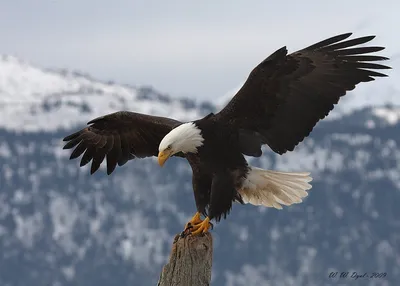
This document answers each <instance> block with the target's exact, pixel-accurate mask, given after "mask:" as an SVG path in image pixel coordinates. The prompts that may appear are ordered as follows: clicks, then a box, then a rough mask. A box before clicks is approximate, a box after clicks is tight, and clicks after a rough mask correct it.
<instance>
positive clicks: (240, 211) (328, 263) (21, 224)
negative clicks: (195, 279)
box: [0, 57, 400, 286]
mask: <svg viewBox="0 0 400 286" xmlns="http://www.w3.org/2000/svg"><path fill="white" fill-rule="evenodd" d="M4 62H8V64H9V65H14V68H13V69H11V70H10V69H9V72H7V73H6V75H5V77H7V80H5V79H4V78H3V75H4V73H3V74H2V75H1V78H0V83H2V84H0V92H2V95H7V98H8V102H7V103H5V101H4V104H3V105H2V108H3V109H2V110H3V111H6V112H8V114H9V115H10V116H11V117H7V116H4V115H3V114H1V115H0V116H2V118H1V121H2V122H0V124H2V125H0V253H2V255H1V256H0V257H1V258H0V285H12V286H17V285H57V286H58V285H63V286H72V285H74V286H75V285H78V286H80V285H82V286H87V285H98V286H106V285H122V286H125V285H127V286H128V285H139V286H140V285H154V284H155V283H156V281H157V278H158V275H159V271H160V270H161V266H162V265H163V264H164V263H165V261H166V259H167V257H168V254H169V250H170V243H171V241H172V238H173V236H174V234H175V233H177V232H179V231H181V229H182V227H183V225H184V223H185V222H186V221H187V219H189V218H190V216H191V215H192V214H193V212H194V210H195V204H194V199H193V194H192V189H191V170H190V168H189V166H188V164H187V163H186V162H185V161H184V160H181V159H179V158H173V159H172V160H171V161H169V162H168V163H167V165H166V166H165V168H159V167H158V165H157V164H156V163H155V162H154V160H152V159H144V160H140V161H132V162H130V163H129V164H126V165H125V166H123V167H121V168H117V170H116V172H115V174H113V175H112V176H107V175H106V174H105V172H104V171H103V170H100V172H99V173H96V174H95V175H94V176H90V175H89V170H88V168H87V167H85V168H79V167H78V163H77V162H76V161H68V156H69V153H68V152H66V151H65V150H62V149H61V148H62V142H61V138H63V137H64V136H65V135H66V134H69V133H71V132H73V131H75V130H76V128H77V126H76V124H78V125H83V124H85V123H86V122H87V121H88V120H89V119H91V118H93V117H95V116H99V115H102V114H105V113H108V112H112V111H116V110H119V109H133V110H139V111H141V112H149V113H153V114H159V115H160V114H161V115H167V116H175V115H176V117H177V118H179V117H180V118H181V119H183V118H188V119H189V118H195V117H197V116H201V115H205V114H207V113H208V112H210V111H212V110H213V109H214V107H213V105H212V104H210V103H201V102H194V101H191V100H186V99H181V100H179V99H171V98H169V97H168V96H165V95H161V94H160V93H158V92H156V91H154V90H152V89H150V88H132V87H125V86H120V85H115V84H107V83H101V82H98V81H95V80H93V79H90V77H87V76H82V75H79V74H74V73H70V72H63V73H61V72H54V71H52V72H49V71H44V70H41V69H37V68H35V67H33V66H30V65H27V64H23V63H21V62H20V61H19V60H16V59H14V58H6V59H5V58H4V57H3V59H2V64H4ZM0 70H3V71H4V70H5V69H4V66H2V65H1V64H0ZM26 71H29V73H28V74H25V72H26ZM31 72H32V73H33V74H34V75H35V76H36V79H35V76H34V75H32V74H31ZM39 75H40V76H39ZM39 78H40V79H39ZM47 81H48V82H47ZM10 82H13V84H10ZM74 82H75V83H76V82H78V84H77V85H75V86H74V84H75V83H74ZM53 83H54V84H53ZM47 85H48V86H49V87H48V88H47ZM33 90H34V91H35V92H31V91H33ZM6 91H7V92H6ZM14 92H17V94H16V93H14ZM24 92H25V93H24ZM21 94H22V95H23V101H24V100H28V99H29V100H31V101H32V100H33V99H37V100H38V102H34V103H32V102H29V103H27V102H26V101H24V103H26V104H27V106H29V108H27V107H18V108H21V109H18V108H16V107H15V104H14V103H15V101H17V99H20V98H21V97H22V95H21ZM357 96H361V95H357ZM4 98H6V96H4ZM63 98H66V99H63ZM12 99H13V100H14V103H13V102H11V100H12ZM90 99H95V100H90ZM52 100H54V101H52ZM124 100H125V102H124ZM35 108H36V109H35ZM18 110H19V111H18ZM398 110H399V107H398V106H383V107H378V108H376V107H373V108H363V109H360V110H353V111H352V112H351V113H349V114H347V115H346V114H345V115H342V118H341V119H340V120H339V119H332V120H328V121H324V122H321V124H318V126H317V128H316V129H315V130H314V131H313V133H312V134H311V136H310V137H309V138H307V139H306V140H305V142H304V143H303V144H301V145H300V146H299V147H298V148H296V150H295V151H294V152H291V153H289V154H286V155H284V156H279V155H276V154H273V153H271V152H270V151H269V150H268V148H265V150H266V153H265V155H263V156H262V157H261V158H257V159H252V162H251V164H253V165H256V166H261V167H263V168H271V169H278V170H294V171H299V170H301V171H305V170H309V171H311V172H312V176H313V178H314V181H313V189H312V190H311V192H310V195H309V197H307V198H306V200H305V201H304V202H303V203H302V204H299V205H296V206H294V207H290V208H284V209H283V210H281V211H279V210H274V209H266V208H262V207H253V206H250V205H246V206H240V205H235V206H234V208H233V211H232V212H231V214H230V216H229V218H228V220H225V221H222V222H221V223H220V224H217V225H216V226H215V228H214V230H213V236H214V253H215V255H214V265H213V284H212V285H229V286H239V285H278V286H279V285H282V286H283V285H285V286H286V285H307V286H312V285H316V286H317V285H318V286H320V285H350V284H351V285H397V284H398V282H400V272H399V269H400V267H399V266H400V264H399V261H400V257H399V253H400V241H399V236H398V234H399V233H400V224H399V223H398V217H399V216H400V211H399V209H398V207H397V205H398V203H399V202H400V175H399V174H400V151H399V148H398V145H399V143H398V142H400V122H399V121H398V116H397V114H398ZM37 111H40V112H37ZM17 112H20V113H19V114H18V116H17V115H14V116H12V115H13V113H17ZM61 115H62V116H61ZM25 122H28V123H30V125H29V126H27V125H26V124H25ZM366 254H367V256H366ZM331 271H357V272H360V273H361V272H363V271H364V272H366V271H381V272H387V278H386V279H384V280H382V279H381V280H371V279H363V280H357V281H354V280H346V281H345V280H339V279H336V280H332V279H329V278H328V275H329V273H330V272H331ZM22 274H23V275H22Z"/></svg>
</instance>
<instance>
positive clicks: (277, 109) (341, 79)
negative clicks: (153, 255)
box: [64, 33, 390, 235]
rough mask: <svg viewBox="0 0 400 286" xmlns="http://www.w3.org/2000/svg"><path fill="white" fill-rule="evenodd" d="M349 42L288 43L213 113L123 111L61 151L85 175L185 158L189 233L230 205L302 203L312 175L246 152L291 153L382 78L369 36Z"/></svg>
mask: <svg viewBox="0 0 400 286" xmlns="http://www.w3.org/2000/svg"><path fill="white" fill-rule="evenodd" d="M350 36H351V33H347V34H342V35H338V36H335V37H332V38H329V39H326V40H323V41H321V42H318V43H316V44H313V45H311V46H309V47H307V48H304V49H302V50H300V51H297V52H294V53H291V54H287V49H286V47H283V48H281V49H279V50H277V51H276V52H274V53H273V54H272V55H270V56H269V57H268V58H266V59H265V60H264V61H262V62H261V63H260V64H259V65H258V66H257V67H255V68H254V69H253V71H252V72H251V73H250V75H249V77H248V78H247V80H246V82H245V83H244V85H243V86H242V88H241V89H240V90H239V91H238V92H237V94H236V95H235V96H234V97H233V98H232V100H231V101H230V102H229V103H228V104H227V105H226V106H225V107H224V108H223V109H222V110H221V111H220V112H218V113H216V114H209V115H207V116H206V117H204V118H202V119H199V120H196V121H193V122H185V123H184V122H180V121H177V120H174V119H170V118H165V117H156V116H150V115H145V114H139V113H134V112H127V111H120V112H116V113H112V114H109V115H105V116H102V117H99V118H97V119H94V120H92V121H90V122H89V123H88V124H90V125H89V126H88V127H86V128H84V129H82V130H80V131H78V132H76V133H74V134H72V135H69V136H67V137H65V138H64V141H67V143H66V145H65V146H64V149H72V148H74V150H73V152H72V154H71V157H70V159H75V158H77V157H79V156H81V155H82V154H83V156H82V159H81V163H80V165H81V166H84V165H86V164H88V163H89V162H92V163H91V174H93V173H94V172H96V171H97V170H98V168H99V167H100V164H101V163H102V162H103V161H104V160H106V161H107V174H111V173H112V172H113V171H114V169H115V167H116V165H117V164H118V165H119V166H122V165H124V164H125V163H126V162H127V161H128V160H132V159H135V158H143V157H150V156H158V162H159V164H160V166H162V165H164V163H165V162H166V161H167V160H168V158H169V157H171V156H180V157H184V158H186V159H187V160H188V162H189V164H190V166H191V168H192V171H193V177H192V180H193V191H194V197H195V201H196V206H197V212H196V214H195V215H194V216H193V218H192V219H191V220H190V221H189V222H188V224H187V225H186V226H185V231H187V232H189V233H191V234H194V235H197V234H201V233H204V232H207V231H208V229H209V227H210V225H211V222H210V220H212V219H215V220H216V221H219V220H220V219H221V217H224V218H225V217H226V215H227V214H228V213H229V212H230V210H231V208H232V203H233V202H235V201H236V202H240V203H251V204H253V205H264V206H267V207H275V208H278V209H280V208H282V207H281V205H291V204H294V203H300V202H301V201H302V199H303V198H304V197H306V196H307V194H308V193H307V190H309V189H310V188H311V185H310V184H309V182H310V181H311V180H312V179H311V177H310V176H309V173H306V172H299V173H293V172H292V173H289V172H277V171H271V170H263V169H259V168H255V167H252V166H250V165H248V163H247V162H246V159H245V157H244V155H248V156H253V157H258V156H261V154H262V150H261V147H262V145H268V146H269V147H270V148H271V149H272V150H273V151H274V152H276V153H278V154H283V153H285V152H287V151H292V150H294V148H295V147H296V146H297V145H298V144H299V143H300V142H301V141H303V139H304V138H305V137H307V136H308V135H309V134H310V132H311V131H312V129H313V128H314V126H315V125H316V124H317V122H318V121H319V120H321V119H323V118H324V117H325V116H327V115H328V114H329V112H330V111H331V110H332V109H333V108H334V105H335V104H337V103H338V102H339V99H340V97H342V96H344V95H345V94H346V92H347V91H350V90H352V89H354V88H355V87H356V85H357V84H359V83H361V82H368V81H372V80H374V79H375V78H376V77H384V76H386V75H385V74H383V73H380V72H377V71H376V70H382V69H389V68H390V67H388V66H385V65H382V64H379V63H376V62H377V61H383V60H387V59H388V58H386V57H382V56H377V55H374V54H373V53H375V52H378V51H381V50H383V49H384V48H383V47H375V46H364V45H363V44H366V43H367V42H369V41H371V40H372V39H373V38H374V36H367V37H361V38H356V39H351V40H347V39H348V38H349V37H350ZM360 45H361V46H360ZM201 215H204V216H205V219H204V220H203V219H202V218H201Z"/></svg>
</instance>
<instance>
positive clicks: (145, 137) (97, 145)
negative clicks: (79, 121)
mask: <svg viewBox="0 0 400 286" xmlns="http://www.w3.org/2000/svg"><path fill="white" fill-rule="evenodd" d="M88 124H91V125H90V126H88V127H86V128H84V129H82V130H80V131H78V132H76V133H74V134H71V135H69V136H67V137H65V138H64V141H68V143H67V144H65V146H64V149H71V148H75V149H74V150H73V152H72V154H71V157H70V159H75V158H77V157H79V156H80V155H82V154H83V156H82V159H81V163H80V166H84V165H86V164H87V163H89V162H90V161H92V166H91V170H90V173H91V174H93V173H94V172H96V171H97V170H98V168H99V167H100V164H101V163H102V162H103V160H104V158H106V160H107V174H111V173H112V172H113V171H114V169H115V167H116V165H117V164H118V165H119V166H122V165H124V164H125V163H126V162H127V161H128V160H131V159H134V158H136V157H138V158H143V157H149V156H157V154H158V145H159V144H160V141H161V140H162V139H163V138H164V136H165V135H166V134H167V133H168V132H169V131H171V130H172V129H173V128H174V127H176V126H178V125H180V124H181V122H179V121H177V120H174V119H170V118H165V117H156V116H150V115H145V114H140V113H134V112H127V111H120V112H116V113H112V114H109V115H106V116H102V117H99V118H96V119H93V120H92V121H90V122H88Z"/></svg>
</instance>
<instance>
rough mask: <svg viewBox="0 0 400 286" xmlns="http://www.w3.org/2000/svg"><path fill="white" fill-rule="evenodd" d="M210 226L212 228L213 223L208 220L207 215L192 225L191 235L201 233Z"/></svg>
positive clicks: (206, 230)
mask: <svg viewBox="0 0 400 286" xmlns="http://www.w3.org/2000/svg"><path fill="white" fill-rule="evenodd" d="M210 227H211V228H212V227H213V224H212V223H211V222H210V219H209V217H206V219H205V220H203V221H202V222H201V223H199V224H195V225H193V226H192V229H191V234H192V235H199V234H202V233H206V232H208V230H209V229H210Z"/></svg>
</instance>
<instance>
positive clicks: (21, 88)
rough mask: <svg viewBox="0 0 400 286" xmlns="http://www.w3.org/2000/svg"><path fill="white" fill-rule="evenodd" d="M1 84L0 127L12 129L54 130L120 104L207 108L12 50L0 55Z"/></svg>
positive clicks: (150, 109) (172, 110)
mask: <svg viewBox="0 0 400 286" xmlns="http://www.w3.org/2000/svg"><path fill="white" fill-rule="evenodd" d="M0 86H1V88H0V127H2V128H5V129H7V130H16V131H40V130H48V131H50V130H52V131H54V130H57V129H60V128H70V127H72V126H76V125H77V124H86V122H87V121H89V120H90V119H92V118H95V117H98V116H101V115H104V114H107V113H111V112H115V111H118V110H130V111H135V112H140V113H151V114H157V115H160V116H173V117H175V118H177V119H179V120H190V119H195V118H197V117H199V116H200V113H199V110H202V107H201V106H199V103H196V102H195V101H193V100H189V99H172V98H170V97H167V96H165V95H162V94H160V93H158V92H156V91H154V90H152V89H151V88H133V87H129V86H122V85H116V84H113V83H104V82H99V81H95V80H93V79H91V78H90V77H88V76H85V75H82V74H80V73H70V72H68V71H46V70H42V69H40V68H37V67H34V66H31V65H30V64H28V63H26V62H23V61H21V60H19V59H17V58H14V57H7V56H2V57H0ZM205 108H209V107H207V106H205Z"/></svg>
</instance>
